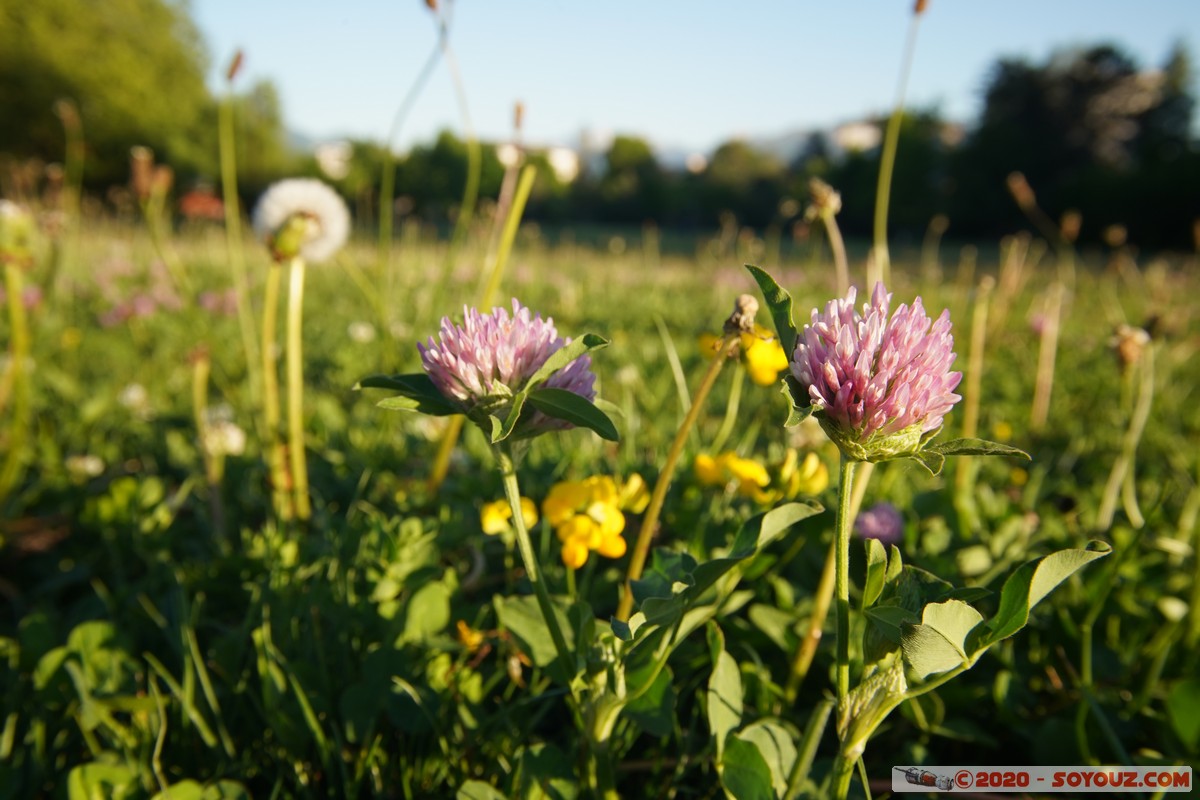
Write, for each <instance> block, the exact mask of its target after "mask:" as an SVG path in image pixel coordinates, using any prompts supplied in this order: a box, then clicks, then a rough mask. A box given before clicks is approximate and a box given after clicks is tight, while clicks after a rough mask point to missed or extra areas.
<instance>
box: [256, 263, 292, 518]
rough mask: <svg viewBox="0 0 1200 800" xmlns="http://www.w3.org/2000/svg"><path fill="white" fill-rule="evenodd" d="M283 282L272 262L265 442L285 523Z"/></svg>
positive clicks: (266, 312)
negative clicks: (279, 342) (280, 345)
mask: <svg viewBox="0 0 1200 800" xmlns="http://www.w3.org/2000/svg"><path fill="white" fill-rule="evenodd" d="M282 281H283V267H282V266H281V265H280V264H279V263H278V262H274V261H273V262H271V266H270V268H269V270H268V272H267V285H266V291H265V298H264V302H263V318H262V365H261V366H262V374H263V408H262V413H263V423H262V426H263V434H262V435H263V438H262V442H263V449H264V450H265V451H266V454H267V467H268V469H269V470H270V475H271V496H272V497H273V498H274V501H273V504H274V506H275V513H276V514H278V515H279V516H280V517H281V518H282V519H289V518H290V517H291V516H292V501H291V498H290V497H288V490H287V487H288V483H289V479H288V471H287V463H286V458H285V456H284V448H283V442H281V441H280V440H279V374H278V369H277V365H276V361H277V360H278V356H277V354H276V352H275V351H276V337H275V332H276V330H277V329H278V327H279V323H278V319H279V286H280V284H281V283H282Z"/></svg>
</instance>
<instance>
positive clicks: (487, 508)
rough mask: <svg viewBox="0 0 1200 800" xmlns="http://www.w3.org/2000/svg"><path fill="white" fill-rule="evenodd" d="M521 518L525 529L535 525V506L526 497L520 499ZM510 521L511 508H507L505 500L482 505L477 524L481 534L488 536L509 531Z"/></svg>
mask: <svg viewBox="0 0 1200 800" xmlns="http://www.w3.org/2000/svg"><path fill="white" fill-rule="evenodd" d="M521 518H522V519H523V520H524V521H525V527H526V528H532V527H533V526H534V525H537V521H538V513H537V506H536V505H534V502H533V501H532V500H530V499H529V498H528V497H522V498H521ZM511 520H512V508H510V507H509V505H508V501H507V500H496V501H495V502H492V503H484V505H483V508H481V509H480V510H479V524H480V525H481V526H482V527H483V532H484V533H486V534H488V535H489V536H494V535H496V534H498V533H506V532H508V531H511V530H512V522H511Z"/></svg>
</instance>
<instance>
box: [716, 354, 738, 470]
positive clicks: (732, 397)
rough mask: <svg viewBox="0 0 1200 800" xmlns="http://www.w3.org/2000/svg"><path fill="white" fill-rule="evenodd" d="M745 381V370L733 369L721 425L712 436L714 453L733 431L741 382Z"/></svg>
mask: <svg viewBox="0 0 1200 800" xmlns="http://www.w3.org/2000/svg"><path fill="white" fill-rule="evenodd" d="M745 382H746V371H745V370H743V369H738V370H734V372H733V386H731V387H729V402H728V403H726V405H725V418H724V419H723V420H721V427H720V428H718V429H717V435H716V436H715V437H713V441H712V449H713V452H714V453H719V452H720V451H721V448H723V447H724V446H725V442H727V441H729V435H730V434H731V433H733V425H734V423H735V422H737V413H738V406H739V405H741V402H742V384H744V383H745Z"/></svg>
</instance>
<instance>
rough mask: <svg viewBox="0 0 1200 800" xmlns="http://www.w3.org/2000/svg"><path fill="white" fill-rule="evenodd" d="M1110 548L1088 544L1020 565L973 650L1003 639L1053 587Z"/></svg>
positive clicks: (1013, 630) (1023, 620) (1020, 626)
mask: <svg viewBox="0 0 1200 800" xmlns="http://www.w3.org/2000/svg"><path fill="white" fill-rule="evenodd" d="M1111 552H1112V547H1111V546H1109V545H1108V544H1105V543H1104V542H1100V541H1091V542H1089V543H1088V545H1087V548H1086V549H1084V550H1060V551H1058V552H1057V553H1051V554H1050V555H1048V556H1045V557H1044V558H1041V559H1038V560H1035V561H1030V562H1028V563H1026V564H1022V565H1021V566H1020V567H1019V568H1018V569H1017V571H1016V572H1014V573H1013V574H1012V575H1011V576H1010V577H1009V579H1008V580H1007V581H1005V582H1004V588H1003V589H1001V590H1000V608H999V610H998V611H997V612H996V615H995V616H994V617H992V618H991V619H990V620H989V621H988V624H987V628H986V630H985V631H983V632H982V633H981V635H980V640H979V642H978V643H976V644H975V648H976V649H977V650H980V649H984V648H987V647H990V646H991V645H993V644H995V643H996V642H998V641H1000V640H1001V639H1007V638H1008V637H1009V636H1012V635H1013V634H1014V633H1016V632H1017V631H1019V630H1021V628H1024V627H1025V623H1027V622H1028V621H1029V612H1030V610H1031V609H1032V608H1033V607H1034V606H1036V605H1037V604H1038V603H1039V602H1040V601H1041V600H1042V598H1044V597H1045V596H1046V595H1048V594H1049V593H1050V592H1051V591H1053V590H1054V588H1055V587H1056V586H1058V585H1059V584H1060V583H1062V582H1063V581H1064V580H1066V579H1067V578H1068V577H1070V576H1071V575H1072V574H1074V573H1075V572H1076V571H1078V570H1079V569H1081V568H1082V567H1084V566H1085V565H1087V564H1090V563H1091V562H1093V561H1095V560H1096V559H1098V558H1104V557H1105V556H1106V555H1108V554H1109V553H1111Z"/></svg>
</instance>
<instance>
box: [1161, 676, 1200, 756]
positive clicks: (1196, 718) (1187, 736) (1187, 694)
mask: <svg viewBox="0 0 1200 800" xmlns="http://www.w3.org/2000/svg"><path fill="white" fill-rule="evenodd" d="M1167 717H1168V718H1169V719H1170V720H1171V727H1172V728H1173V729H1174V730H1175V734H1176V735H1177V736H1179V740H1180V741H1181V742H1183V746H1184V747H1185V748H1187V749H1188V750H1192V751H1195V749H1196V747H1197V745H1200V678H1187V679H1185V680H1182V681H1180V682H1179V683H1177V684H1175V686H1174V688H1172V689H1171V693H1170V694H1169V695H1168V696H1167Z"/></svg>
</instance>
